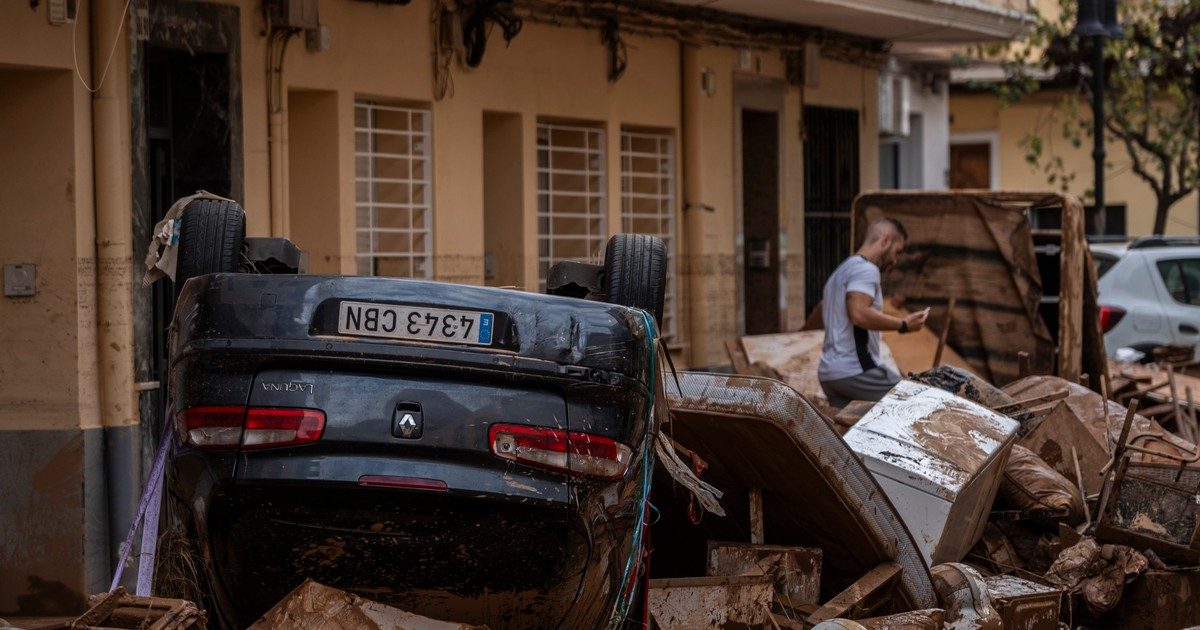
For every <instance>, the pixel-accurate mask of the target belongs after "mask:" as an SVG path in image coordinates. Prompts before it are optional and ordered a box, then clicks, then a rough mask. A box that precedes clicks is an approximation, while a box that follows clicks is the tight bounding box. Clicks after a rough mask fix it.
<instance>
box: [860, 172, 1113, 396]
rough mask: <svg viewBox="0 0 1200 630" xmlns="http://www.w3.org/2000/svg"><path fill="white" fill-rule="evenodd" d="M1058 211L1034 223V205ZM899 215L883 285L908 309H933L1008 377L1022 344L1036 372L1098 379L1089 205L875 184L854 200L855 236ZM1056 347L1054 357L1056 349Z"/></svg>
mask: <svg viewBox="0 0 1200 630" xmlns="http://www.w3.org/2000/svg"><path fill="white" fill-rule="evenodd" d="M1033 212H1039V213H1043V214H1044V215H1046V216H1055V215H1057V217H1058V218H1060V224H1061V226H1062V227H1061V229H1058V230H1038V231H1034V230H1032V229H1031V228H1030V222H1029V215H1030V213H1033ZM881 217H890V218H894V219H899V220H900V221H901V222H903V223H904V226H905V228H906V229H907V231H908V234H909V239H908V244H907V246H906V247H905V251H904V253H902V254H901V255H900V257H899V259H898V260H897V261H896V264H895V265H894V266H893V267H892V268H891V269H889V270H888V271H887V272H886V273H885V274H884V276H883V285H884V286H883V292H884V294H886V295H888V296H890V297H891V298H892V299H894V300H896V301H897V302H898V303H899V305H900V306H902V307H903V308H905V309H907V310H910V311H912V310H918V309H921V308H925V307H929V308H930V309H931V311H930V315H929V320H928V322H927V324H926V325H927V326H929V327H930V328H931V329H933V330H941V329H942V328H943V326H944V325H945V321H946V318H947V312H946V311H947V306H948V305H949V304H950V301H951V298H954V299H955V308H954V312H953V313H950V314H949V317H950V319H951V324H950V328H949V338H948V343H949V346H950V347H952V348H954V349H955V350H957V351H958V353H959V354H961V355H962V356H963V357H964V358H965V359H966V360H967V361H969V362H970V363H971V367H972V370H973V371H974V372H975V373H976V374H979V375H980V376H981V377H983V378H984V379H985V380H988V381H990V382H991V383H993V384H995V385H997V386H1002V385H1005V384H1007V383H1009V382H1010V381H1013V380H1015V379H1016V378H1018V376H1020V375H1021V372H1020V364H1019V360H1018V356H1017V352H1018V351H1025V352H1028V353H1029V355H1030V365H1031V368H1032V370H1033V371H1034V372H1036V373H1042V374H1046V373H1056V374H1058V375H1059V376H1062V377H1064V378H1067V379H1068V380H1077V379H1078V378H1079V376H1080V375H1081V374H1088V375H1089V376H1091V377H1092V379H1093V383H1097V384H1098V382H1099V380H1100V378H1101V375H1103V374H1105V370H1106V369H1107V365H1106V361H1105V355H1104V342H1103V339H1102V338H1101V335H1100V325H1099V318H1098V314H1097V313H1098V311H1097V306H1096V272H1095V267H1094V265H1093V264H1091V253H1090V252H1089V251H1088V247H1087V242H1086V240H1085V237H1084V229H1083V208H1082V206H1081V205H1080V203H1079V200H1078V199H1076V198H1074V197H1072V196H1070V195H1059V194H1053V193H1038V192H1034V193H1024V192H988V191H969V192H968V191H944V192H917V191H895V192H869V193H864V194H862V195H860V196H859V197H858V198H857V199H856V200H855V202H854V211H853V215H852V220H853V226H854V227H853V233H854V242H853V243H852V246H857V244H858V243H860V242H862V239H863V238H864V237H865V235H866V229H867V226H868V225H869V224H870V223H871V221H873V220H875V219H878V218H881ZM1056 353H1057V359H1056V358H1055V357H1056Z"/></svg>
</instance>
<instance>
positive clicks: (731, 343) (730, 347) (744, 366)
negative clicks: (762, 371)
mask: <svg viewBox="0 0 1200 630" xmlns="http://www.w3.org/2000/svg"><path fill="white" fill-rule="evenodd" d="M725 352H726V353H728V354H729V362H730V363H731V364H732V365H733V371H734V373H735V374H749V373H750V360H749V359H747V358H746V351H745V350H744V349H742V342H741V341H740V340H738V339H730V340H728V341H726V342H725Z"/></svg>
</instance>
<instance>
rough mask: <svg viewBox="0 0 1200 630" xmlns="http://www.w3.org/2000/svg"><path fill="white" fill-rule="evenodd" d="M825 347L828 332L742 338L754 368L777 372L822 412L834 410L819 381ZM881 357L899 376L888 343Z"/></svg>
mask: <svg viewBox="0 0 1200 630" xmlns="http://www.w3.org/2000/svg"><path fill="white" fill-rule="evenodd" d="M824 344H825V331H824V330H805V331H800V332H791V333H778V334H774V335H749V336H746V337H742V349H743V351H744V352H745V353H746V360H747V361H748V362H749V363H750V364H751V365H756V364H762V365H764V366H767V367H770V368H771V369H773V370H775V372H777V373H778V374H779V376H780V380H782V381H783V382H784V383H787V384H788V385H790V386H791V387H792V389H794V390H796V391H798V392H800V393H801V394H804V396H805V397H806V398H808V399H809V400H810V401H812V402H814V403H817V404H818V405H819V406H820V407H822V412H825V411H826V410H828V409H830V405H829V399H828V398H827V397H826V396H825V391H824V390H822V389H821V381H820V380H818V379H817V366H818V365H819V364H820V362H821V347H822V346H823V345H824ZM879 354H880V359H881V360H882V363H883V365H884V366H887V367H889V368H891V369H892V370H895V371H897V372H899V368H898V367H897V366H896V361H895V360H894V359H893V358H892V351H891V348H889V347H888V345H887V344H886V343H880V344H879ZM932 356H933V355H932V354H930V357H932ZM827 415H831V414H827Z"/></svg>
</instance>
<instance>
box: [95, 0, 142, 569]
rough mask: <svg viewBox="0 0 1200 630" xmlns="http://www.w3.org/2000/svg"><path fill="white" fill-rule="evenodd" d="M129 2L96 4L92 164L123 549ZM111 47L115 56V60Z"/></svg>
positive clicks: (115, 522)
mask: <svg viewBox="0 0 1200 630" xmlns="http://www.w3.org/2000/svg"><path fill="white" fill-rule="evenodd" d="M125 6H126V3H124V2H122V1H121V0H94V2H93V3H92V6H91V33H92V38H91V41H92V44H91V48H92V55H91V58H92V81H93V83H94V82H96V81H100V79H101V77H103V81H102V82H101V83H100V84H99V85H98V86H96V87H95V88H93V89H94V92H93V95H92V142H93V149H92V150H93V152H94V153H93V169H94V175H95V213H96V326H97V330H96V341H97V364H98V366H97V367H98V369H99V375H98V379H99V390H100V422H101V425H102V426H103V427H104V455H103V460H104V467H103V469H104V476H105V481H106V484H107V490H108V505H107V507H108V523H109V550H110V555H111V557H114V558H115V556H116V554H118V553H119V552H120V545H121V542H122V541H123V539H124V536H125V532H126V530H127V529H128V528H129V524H130V523H131V522H132V520H133V515H134V512H135V510H136V506H137V498H138V490H139V489H140V488H141V440H140V436H139V420H140V418H139V412H138V405H137V393H136V391H135V388H134V366H133V319H132V317H133V290H134V289H133V275H134V271H133V243H132V240H133V179H132V164H131V160H130V157H131V155H132V154H131V150H132V149H131V145H132V140H131V136H130V103H129V85H130V79H129V70H128V69H129V52H130V50H129V34H128V32H126V31H125V30H124V28H123V24H124V22H125ZM110 50H111V51H112V53H111V55H112V56H111V61H110V57H109V55H110Z"/></svg>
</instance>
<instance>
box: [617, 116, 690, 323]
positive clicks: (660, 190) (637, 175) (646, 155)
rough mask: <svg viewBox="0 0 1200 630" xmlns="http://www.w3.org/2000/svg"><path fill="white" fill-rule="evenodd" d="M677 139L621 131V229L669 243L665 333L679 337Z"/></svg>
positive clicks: (666, 135)
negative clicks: (676, 219)
mask: <svg viewBox="0 0 1200 630" xmlns="http://www.w3.org/2000/svg"><path fill="white" fill-rule="evenodd" d="M676 212H677V206H676V202H675V138H674V137H672V136H671V135H670V134H664V133H644V132H639V131H630V130H623V131H622V132H621V231H622V232H627V233H631V234H649V235H651V236H657V237H659V238H661V239H662V240H663V243H664V244H665V245H666V246H667V286H666V299H665V300H664V302H663V322H662V335H663V338H664V339H666V340H667V341H668V342H670V341H674V340H676V339H677V335H678V326H679V323H678V317H677V312H678V311H677V299H676V295H677V293H676V290H675V285H676V284H677V282H676V260H677V256H676V253H677V252H676V251H675V249H676V248H675V245H676V239H675V216H676Z"/></svg>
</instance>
